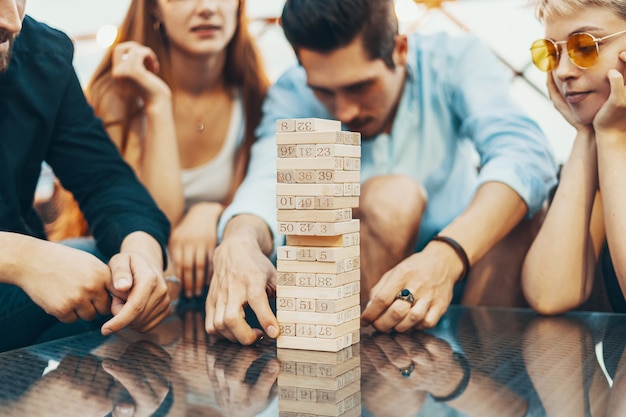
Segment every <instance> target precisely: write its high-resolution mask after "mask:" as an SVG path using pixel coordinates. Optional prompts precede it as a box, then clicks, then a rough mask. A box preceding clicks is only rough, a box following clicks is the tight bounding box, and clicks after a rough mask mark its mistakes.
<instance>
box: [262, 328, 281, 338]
mask: <svg viewBox="0 0 626 417" xmlns="http://www.w3.org/2000/svg"><path fill="white" fill-rule="evenodd" d="M265 333H267V335H268V336H269V337H271V338H272V339H276V338H277V337H278V333H279V332H278V329H277V328H276V326H267V329H266V330H265Z"/></svg>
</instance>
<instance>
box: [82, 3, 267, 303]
mask: <svg viewBox="0 0 626 417" xmlns="http://www.w3.org/2000/svg"><path fill="white" fill-rule="evenodd" d="M267 88H268V79H267V77H266V75H265V72H264V70H263V68H262V62H261V58H260V55H259V53H258V51H257V49H256V47H255V45H254V44H253V41H252V38H251V36H250V34H249V32H248V29H247V19H246V15H245V0H203V1H197V0H132V1H131V4H130V7H129V9H128V12H127V15H126V17H125V19H124V21H123V23H122V25H121V27H120V33H119V36H118V38H117V40H116V42H115V43H114V45H113V46H112V47H111V48H110V50H109V51H108V53H107V54H106V56H105V57H104V59H103V61H102V62H101V63H100V65H99V67H98V68H97V69H96V72H95V73H94V76H93V78H92V80H91V81H90V83H89V85H88V88H87V94H88V97H89V99H90V101H91V103H92V105H93V106H94V108H95V111H96V113H97V114H98V115H99V116H100V117H101V118H102V119H103V121H104V124H105V127H106V129H107V131H108V133H109V135H110V136H111V138H112V139H113V141H114V142H115V143H116V145H117V146H118V148H119V150H120V152H121V153H122V155H123V156H124V158H125V159H126V161H127V162H128V163H129V164H130V165H131V166H132V167H133V168H134V170H135V172H136V174H137V176H138V177H139V179H140V180H141V181H142V182H143V184H144V185H145V186H146V187H147V188H148V190H149V191H150V193H151V194H152V196H153V197H154V199H155V201H156V202H157V204H158V205H159V207H160V208H161V209H162V210H163V212H164V213H165V214H166V215H167V217H168V218H169V220H170V221H171V223H172V237H171V239H170V244H169V250H170V255H171V257H172V260H173V261H174V262H173V263H174V265H175V268H176V272H177V274H178V276H179V277H180V278H181V279H182V283H183V289H184V293H185V295H186V296H188V297H190V296H194V295H195V296H198V295H201V294H202V291H203V290H204V288H205V286H206V284H207V283H208V278H209V277H210V273H211V256H212V252H213V250H214V248H215V246H216V242H217V222H218V219H219V217H220V214H221V213H222V211H223V210H224V207H225V205H227V204H228V203H229V201H230V200H231V198H232V196H233V193H234V191H235V190H236V189H237V187H238V185H239V184H240V183H241V181H242V180H243V177H244V176H245V172H246V167H247V162H248V156H249V153H250V147H251V145H252V143H253V142H254V140H255V136H254V130H255V128H256V126H257V124H258V122H259V119H260V117H261V104H262V102H263V99H264V97H265V94H266V91H267Z"/></svg>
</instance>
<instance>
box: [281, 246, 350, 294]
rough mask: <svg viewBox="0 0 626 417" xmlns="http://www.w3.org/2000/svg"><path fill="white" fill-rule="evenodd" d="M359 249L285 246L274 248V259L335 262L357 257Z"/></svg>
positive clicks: (348, 247)
mask: <svg viewBox="0 0 626 417" xmlns="http://www.w3.org/2000/svg"><path fill="white" fill-rule="evenodd" d="M360 249H361V248H360V246H347V247H328V248H325V247H315V246H289V245H287V246H279V247H278V248H276V259H279V260H284V261H308V262H337V261H341V260H343V259H348V258H354V257H355V256H359V254H360ZM296 285H297V284H296ZM307 286H308V285H307Z"/></svg>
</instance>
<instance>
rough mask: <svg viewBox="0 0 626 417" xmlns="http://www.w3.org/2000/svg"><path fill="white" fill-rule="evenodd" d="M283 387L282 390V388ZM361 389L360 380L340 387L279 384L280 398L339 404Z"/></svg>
mask: <svg viewBox="0 0 626 417" xmlns="http://www.w3.org/2000/svg"><path fill="white" fill-rule="evenodd" d="M281 389H282V390H281ZM360 390H361V384H360V382H359V381H356V382H353V383H351V384H348V385H345V386H344V387H342V388H339V389H322V388H309V387H307V386H301V385H295V386H293V385H279V392H280V394H279V397H278V398H279V399H282V400H293V401H303V402H309V403H320V404H337V403H339V402H340V401H343V400H345V399H346V398H348V397H350V396H351V395H353V394H354V393H356V392H358V391H360Z"/></svg>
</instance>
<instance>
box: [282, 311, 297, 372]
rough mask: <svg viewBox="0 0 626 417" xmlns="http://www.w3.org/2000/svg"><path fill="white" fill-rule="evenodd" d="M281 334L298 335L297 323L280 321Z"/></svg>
mask: <svg viewBox="0 0 626 417" xmlns="http://www.w3.org/2000/svg"><path fill="white" fill-rule="evenodd" d="M278 326H279V330H280V334H284V335H285V336H295V335H296V323H295V322H294V323H278ZM294 373H295V371H294Z"/></svg>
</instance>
